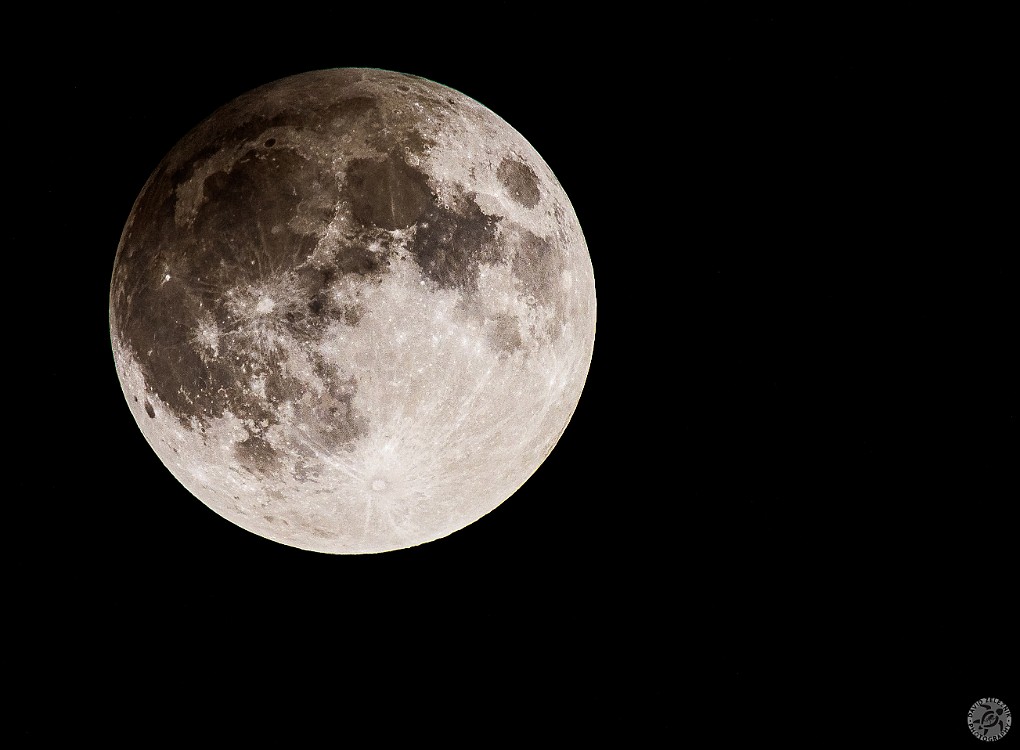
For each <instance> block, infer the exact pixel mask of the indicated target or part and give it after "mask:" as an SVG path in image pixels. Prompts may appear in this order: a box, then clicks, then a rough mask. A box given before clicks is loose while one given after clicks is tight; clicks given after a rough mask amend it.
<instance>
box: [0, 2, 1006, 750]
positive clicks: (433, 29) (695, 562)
mask: <svg viewBox="0 0 1020 750" xmlns="http://www.w3.org/2000/svg"><path fill="white" fill-rule="evenodd" d="M263 7H265V6H263ZM486 7H487V9H486V11H485V12H484V13H479V12H478V11H477V10H476V11H475V12H474V15H468V16H465V15H461V14H458V13H453V12H452V11H450V12H449V13H448V14H446V15H444V14H443V13H442V12H437V11H430V13H429V14H426V13H425V12H424V11H423V10H414V11H410V10H408V11H401V10H398V9H395V8H388V9H381V10H380V11H378V12H371V11H361V12H359V13H357V14H352V13H350V12H346V11H340V10H331V11H329V12H326V11H318V13H319V14H320V15H317V16H313V17H310V18H308V19H305V20H302V21H301V22H300V23H299V22H296V21H295V20H294V19H293V18H290V20H288V16H293V15H295V13H294V11H291V10H288V9H286V8H282V7H281V8H269V9H268V10H263V9H260V8H258V7H256V6H251V7H249V8H246V9H245V10H244V11H243V13H242V12H241V11H238V13H237V14H236V15H235V16H232V17H229V18H224V19H217V20H216V21H212V20H210V19H209V18H207V16H206V15H204V14H200V13H197V12H196V13H192V12H190V11H187V12H186V11H185V10H182V9H179V10H178V11H176V12H175V15H174V17H173V18H168V17H160V18H152V19H143V18H124V17H122V16H117V17H111V18H108V19H105V18H100V17H98V16H96V15H94V14H92V15H87V16H83V17H81V18H68V17H66V16H62V17H61V18H60V19H59V23H58V24H57V25H58V26H59V28H56V29H55V28H54V21H53V20H50V21H47V22H40V23H39V24H35V25H33V24H29V25H27V26H26V27H25V28H23V29H21V30H20V32H18V31H17V30H16V31H15V32H12V33H15V35H16V34H17V33H23V34H24V35H25V38H26V39H28V40H30V44H29V47H30V48H31V49H32V50H33V52H32V54H30V55H27V56H25V55H21V56H18V57H17V58H15V57H14V56H13V55H10V56H9V58H8V59H6V60H5V63H6V83H7V87H6V90H5V101H6V111H7V116H6V117H5V121H6V122H5V125H4V129H5V131H6V138H5V141H6V146H7V150H8V152H7V163H8V167H9V168H8V170H7V190H8V192H7V195H8V198H7V201H8V208H9V211H8V215H7V219H6V222H5V225H4V238H5V240H6V245H7V250H8V254H9V256H10V257H14V258H15V267H14V269H12V271H13V272H12V276H11V277H10V278H9V280H8V281H9V285H10V288H12V289H13V294H12V295H11V296H10V297H9V302H10V304H9V305H8V312H7V314H8V325H9V328H10V329H11V330H12V331H13V336H12V337H11V338H10V342H11V348H10V349H8V354H7V357H6V358H5V361H6V364H7V367H6V370H7V374H8V377H9V378H10V380H9V381H8V382H10V383H13V385H14V389H15V390H13V391H11V396H10V402H11V405H13V407H14V411H13V414H12V415H11V417H10V422H9V424H11V426H12V428H13V429H12V432H11V434H10V436H9V437H10V441H11V444H13V445H14V454H13V457H12V459H11V462H10V466H11V473H12V474H13V480H12V481H11V482H10V483H9V485H8V486H9V491H10V494H9V496H8V506H9V509H10V510H11V511H13V512H11V513H10V515H8V524H9V525H8V526H7V533H8V537H9V539H10V543H9V545H8V563H7V576H6V579H7V581H8V586H7V588H8V606H7V607H6V608H5V609H6V611H7V615H6V617H7V620H8V624H10V625H12V626H13V628H12V631H13V633H14V636H12V637H11V640H10V643H11V648H10V649H9V654H8V656H7V661H8V665H9V666H10V670H9V671H8V672H7V674H8V677H9V681H10V682H11V683H12V684H15V685H17V686H18V688H17V692H18V695H19V703H18V709H19V711H18V716H19V718H18V719H17V720H16V721H15V722H14V723H13V724H11V725H10V729H11V732H12V734H13V736H14V737H16V738H17V739H18V740H20V741H22V742H25V743H30V742H32V741H36V740H42V739H43V738H45V737H47V736H48V735H49V734H50V733H52V732H63V731H64V730H68V729H72V730H74V731H78V732H81V735H82V736H96V737H104V736H110V737H115V736H119V735H121V734H123V733H126V732H129V731H133V730H131V729H129V728H130V727H136V726H137V727H144V728H146V729H148V730H150V731H151V730H158V732H178V731H183V732H184V733H186V734H188V735H189V736H204V734H203V735H197V734H196V733H197V732H198V731H199V727H201V731H202V732H203V733H204V732H206V731H210V730H212V729H214V728H218V729H219V730H221V731H223V732H225V733H233V732H236V731H240V730H242V729H245V728H247V729H254V730H256V732H257V733H261V732H262V731H263V730H268V729H269V728H270V727H277V726H283V727H300V728H301V729H302V731H303V732H309V733H315V734H319V733H323V734H325V735H327V736H330V737H334V738H336V739H344V738H350V737H351V735H354V734H356V735H364V733H367V736H373V737H378V738H380V741H384V738H389V739H390V740H393V741H395V739H396V738H397V737H398V736H399V737H408V738H414V737H417V738H420V739H421V738H427V739H429V741H431V740H433V739H439V740H449V739H462V740H468V741H472V742H475V743H481V744H491V742H496V741H502V739H501V738H509V737H514V738H520V739H521V740H524V741H528V742H529V743H532V744H535V743H540V742H541V743H545V742H549V741H552V742H557V743H568V742H569V743H572V744H573V743H588V742H591V741H596V740H606V741H612V742H626V743H627V744H628V746H635V747H643V746H646V745H647V744H649V743H650V742H652V741H653V738H661V739H665V740H668V741H669V742H670V743H671V744H676V743H678V742H684V741H685V740H689V739H690V738H693V737H695V736H697V737H699V738H700V737H709V738H715V739H719V740H721V741H724V742H726V743H727V744H733V745H736V744H739V743H741V742H744V741H746V742H747V743H751V742H756V743H758V742H765V741H772V740H778V741H784V742H788V741H793V740H794V738H797V739H806V740H808V741H809V742H816V741H819V742H821V741H825V740H824V738H826V737H828V738H832V737H836V738H840V737H846V736H849V735H853V736H859V737H861V738H864V739H867V738H875V739H877V738H878V737H880V736H881V737H886V736H888V737H890V738H893V739H897V738H898V739H902V740H903V741H910V742H912V743H915V744H916V743H917V742H918V741H919V738H920V736H922V735H931V736H933V737H939V738H944V739H948V741H956V740H958V741H959V744H960V745H961V746H963V745H964V744H966V743H968V742H972V740H971V739H970V738H969V737H967V736H966V728H965V716H966V713H967V710H968V708H969V706H970V704H971V703H973V702H974V701H975V700H977V699H978V698H981V697H987V696H992V697H998V698H1000V699H1002V700H1005V701H1006V702H1007V704H1010V705H1011V707H1012V708H1013V709H1014V710H1017V709H1018V708H1020V694H1018V693H1017V692H1016V688H1017V679H1016V675H1017V668H1016V655H1015V651H1016V640H1015V628H1010V627H1009V626H1007V624H1006V620H1005V614H1004V613H1005V609H1006V608H1007V607H1008V605H1009V604H1010V603H1011V601H1012V599H1013V598H1015V594H1016V573H1015V569H1016V566H1015V562H1014V564H1012V565H1010V564H1009V563H1008V560H1009V559H1014V558H1015V556H1016V546H1017V545H1016V539H1017V528H1018V527H1017V521H1018V518H1017V511H1016V496H1017V488H1016V448H1017V441H1016V427H1017V425H1016V415H1017V404H1016V383H1017V371H1016V367H1015V365H1013V363H1012V361H1011V358H1010V354H1011V352H1010V350H1011V349H1015V345H1016V319H1017V315H1016V312H1017V311H1016V284H1017V280H1018V277H1017V273H1016V261H1015V260H1014V257H1015V249H1014V246H1015V244H1016V243H1015V232H1013V231H1009V230H1010V229H1011V227H1009V226H1008V225H1007V223H1006V218H1007V216H1008V214H1007V210H1008V208H1012V206H1007V203H1006V197H1005V196H1006V194H1007V193H1006V190H1007V189H1008V188H1009V187H1010V186H1011V181H1012V179H1013V178H1012V176H1011V173H1010V172H1009V171H1007V166H1006V159H1005V151H1006V144H1007V142H1009V139H1007V132H1008V131H1007V124H1008V122H1009V121H1008V120H1007V119H1006V118H1007V115H1006V112H1007V110H1006V106H1007V104H1008V100H1009V87H1008V86H1006V85H1005V83H1004V78H1005V73H1006V71H1007V70H1008V66H1007V64H1006V63H1007V49H1008V48H1007V47H1006V46H1005V45H1004V43H1003V41H1002V40H1001V39H999V37H998V36H997V34H996V33H995V29H996V27H997V25H999V24H997V22H996V19H994V18H989V19H959V18H955V19H950V18H944V19H939V18H935V19H932V18H919V19H910V20H909V21H907V22H902V21H899V20H896V21H894V20H893V19H889V18H881V19H871V18H849V17H843V18H822V17H802V16H797V17H790V16H786V15H783V14H775V13H767V12H765V13H761V14H755V15H740V14H732V15H728V16H722V17H716V18H711V19H706V18H693V17H689V16H678V17H669V18H666V17H664V16H660V15H658V14H656V13H653V12H651V11H646V10H643V9H641V8H640V7H635V8H634V9H628V10H626V11H621V10H620V9H614V12H613V13H609V12H604V13H602V14H601V15H600V14H596V15H577V16H569V17H554V16H551V15H550V14H549V13H548V9H544V8H541V7H532V6H526V5H519V4H507V3H495V4H489V5H488V6H486ZM628 7H629V6H628ZM437 13H438V14H437ZM426 16H427V17H426ZM86 28H88V29H89V31H88V32H86V31H85V29H86ZM97 29H105V30H97ZM345 66H355V67H362V66H363V67H381V68H388V69H393V70H398V71H402V72H407V73H413V74H416V75H421V76H424V77H427V78H431V79H433V80H436V81H438V82H440V83H443V84H446V85H448V86H451V87H453V88H455V89H458V90H460V91H462V92H463V93H465V94H468V95H470V96H472V97H474V98H476V99H478V100H479V101H480V102H482V103H483V104H485V105H486V106H488V107H490V108H491V109H492V110H493V111H495V112H496V113H497V114H499V115H500V116H501V117H503V118H504V119H505V120H507V121H508V122H509V123H510V124H511V125H513V126H514V127H515V128H516V129H517V130H518V131H520V132H521V133H522V134H523V135H524V136H525V137H526V138H527V139H528V140H529V141H530V142H531V143H532V145H534V146H535V148H536V149H537V150H538V152H539V153H540V154H542V156H543V157H544V158H545V160H546V161H547V162H548V163H549V165H550V166H551V167H552V169H553V171H554V172H555V173H556V175H557V177H558V178H559V180H560V182H561V183H562V184H563V186H564V188H565V189H566V191H567V194H568V195H569V196H570V197H571V200H572V201H573V204H574V207H575V209H576V211H577V214H578V217H579V219H580V222H581V226H582V228H583V229H584V231H585V236H586V239H587V242H588V246H589V250H590V252H591V256H592V262H593V264H594V269H595V278H596V286H597V290H598V300H599V320H598V332H597V337H596V347H595V356H594V359H593V362H592V366H591V372H590V375H589V378H588V381H587V386H586V388H585V391H584V395H583V396H582V399H581V402H580V404H579V405H578V408H577V411H576V414H575V416H574V418H573V419H572V421H571V423H570V425H569V427H568V429H567V431H566V432H565V434H564V436H563V438H562V439H561V441H560V443H559V445H558V446H557V447H556V449H555V451H554V452H553V453H552V455H551V456H550V457H549V459H548V460H547V461H546V462H545V463H544V464H543V465H542V467H541V468H540V469H539V470H538V471H537V472H536V474H535V475H534V476H533V477H532V479H531V480H530V481H529V482H528V483H527V484H526V485H524V487H522V489H521V490H520V491H519V492H518V493H517V494H515V495H514V496H513V498H511V499H510V500H509V501H507V502H506V503H504V504H503V505H502V506H500V507H499V508H498V509H496V510H495V511H493V512H492V513H490V514H489V515H487V516H486V517H484V518H483V519H481V520H480V521H478V522H477V523H475V524H473V525H471V526H470V527H468V528H466V529H464V530H463V531H461V532H458V533H456V534H454V535H452V536H451V537H448V538H446V539H443V540H439V541H436V542H434V543H430V544H428V545H424V546H422V547H419V548H415V549H410V550H404V551H399V552H392V553H386V554H384V555H375V556H361V557H359V556H353V557H331V556H324V555H319V554H315V553H309V552H303V551H299V550H295V549H291V548H288V547H284V546H281V545H278V544H275V543H272V542H269V541H266V540H263V539H261V538H259V537H256V536H254V535H251V534H249V533H247V532H244V531H242V530H240V529H238V528H236V527H234V526H232V525H231V524H230V523H228V522H227V521H225V520H223V519H221V518H219V517H218V516H216V515H215V514H214V513H213V512H212V511H210V510H208V509H207V508H205V506H203V505H202V504H201V503H200V502H199V501H198V500H196V499H194V498H193V497H192V496H190V495H189V494H188V493H187V492H186V491H185V490H184V489H183V488H182V487H181V486H180V485H179V484H177V483H176V480H174V479H173V478H172V477H171V476H170V474H169V472H167V471H166V469H165V468H164V467H163V466H162V465H161V463H160V462H159V460H158V459H157V458H156V456H155V454H154V453H153V452H152V451H151V449H150V448H149V447H148V445H147V444H146V443H145V441H144V439H143V438H142V436H141V434H140V433H139V431H138V429H137V427H136V426H135V425H134V422H133V419H132V417H131V415H130V413H129V411H128V409H127V408H126V404H125V403H124V400H123V395H122V393H121V391H120V386H119V383H118V381H117V378H116V373H115V371H114V367H113V360H112V354H111V352H110V347H109V330H108V321H107V317H106V316H107V305H108V292H109V278H110V273H111V271H112V265H113V260H114V255H115V252H116V247H117V243H118V241H119V237H120V232H121V229H122V227H123V224H124V222H125V220H126V219H127V216H128V214H129V212H130V210H131V206H132V203H133V201H134V199H135V197H136V196H137V194H138V192H139V191H140V189H141V187H142V185H143V183H144V181H145V179H146V178H147V177H148V175H149V174H150V173H151V172H152V170H153V169H154V168H155V167H156V165H157V164H158V162H159V160H160V159H161V158H162V157H163V155H164V154H165V153H166V152H167V151H168V150H169V149H170V148H171V147H172V146H173V144H174V143H175V142H176V141H177V140H178V139H179V138H180V137H181V136H183V135H184V134H185V133H186V132H187V131H188V130H189V129H190V128H191V127H193V126H194V125H195V124H197V123H198V122H199V121H200V120H201V119H202V118H204V117H206V116H207V115H209V114H210V113H211V112H212V111H213V110H214V109H215V108H216V107H218V106H220V105H221V104H224V103H226V102H227V101H229V100H230V99H231V98H233V97H234V96H237V95H239V94H241V93H243V92H245V91H247V90H249V89H251V88H253V87H255V86H257V85H260V84H262V83H266V82H269V81H272V80H275V79H277V78H280V77H283V76H285V75H290V74H295V73H300V72H304V71H306V70H312V69H317V68H326V67H345ZM9 413H10V412H9ZM72 716H73V718H72ZM1016 735H1017V731H1016V730H1014V732H1013V733H1012V734H1011V735H1010V737H1009V740H1008V741H1015V740H1016ZM422 741H424V740H423V739H422Z"/></svg>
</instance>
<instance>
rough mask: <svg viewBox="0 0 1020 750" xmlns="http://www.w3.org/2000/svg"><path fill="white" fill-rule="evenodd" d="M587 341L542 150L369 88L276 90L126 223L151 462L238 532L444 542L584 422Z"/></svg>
mask: <svg viewBox="0 0 1020 750" xmlns="http://www.w3.org/2000/svg"><path fill="white" fill-rule="evenodd" d="M595 319H596V300H595V281H594V274H593V269H592V264H591V259H590V256H589V253H588V249H587V246H586V244H585V240H584V236H583V234H582V231H581V227H580V226H579V223H578V220H577V216H576V214H575V212H574V209H573V207H572V205H571V203H570V201H569V200H568V198H567V196H566V194H565V192H564V190H563V188H562V186H561V185H560V183H559V182H558V181H557V179H556V177H555V176H554V175H553V173H552V171H551V169H550V168H549V166H548V165H547V164H546V163H545V161H543V159H542V158H541V157H540V156H539V154H538V153H537V152H536V151H535V149H534V148H533V147H532V146H531V145H530V144H529V143H528V142H527V141H526V140H525V138H524V137H523V136H521V135H520V134H519V133H518V132H517V131H516V130H514V129H513V128H512V127H511V126H510V125H509V124H507V123H506V122H505V121H504V120H502V119H501V118H500V117H499V116H497V115H496V114H495V113H493V112H492V111H490V110H489V109H487V108H486V107H485V106H483V105H482V104H480V103H479V102H477V101H475V100H473V99H472V98H470V97H468V96H465V95H464V94H461V93H459V92H458V91H456V90H454V89H451V88H448V87H446V86H443V85H440V84H438V83H435V82H433V81H430V80H427V79H423V78H420V77H416V76H412V75H407V74H402V73H396V72H391V71H384V70H377V69H355V68H341V69H332V70H318V71H312V72H308V73H303V74H300V75H295V76H291V77H288V78H284V79H281V80H278V81H275V82H272V83H269V84H267V85H264V86H261V87H259V88H257V89H254V90H253V91H250V92H248V93H246V94H243V95H242V96H240V97H238V98H237V99H235V100H233V101H231V102H229V103H228V104H226V105H225V106H223V107H221V108H220V109H218V110H217V111H216V112H214V113H213V114H212V115H210V116H209V117H208V118H207V119H206V120H205V121H203V122H202V123H200V124H199V125H198V126H196V127H195V128H194V129H193V130H192V131H191V132H190V133H188V134H187V135H186V136H185V137H184V138H183V139H182V140H181V141H180V142H179V143H177V145H176V146H174V148H173V149H172V150H171V151H170V153H169V154H167V156H166V157H165V158H164V159H163V160H162V161H161V162H160V164H159V165H158V166H157V168H156V169H155V171H154V172H153V174H152V175H151V176H150V177H149V179H148V181H147V182H146V183H145V185H144V187H143V188H142V191H141V193H140V194H139V196H138V198H137V199H136V201H135V203H134V206H133V207H132V210H131V213H130V215H129V217H128V219H127V222H126V225H125V227H124V230H123V233H122V236H121V240H120V244H119V246H118V248H117V254H116V259H115V261H114V268H113V274H112V279H111V285H110V338H111V344H112V350H113V358H114V362H115V365H116V369H117V374H118V377H119V379H120V383H121V386H122V389H123V391H124V395H125V398H126V400H127V404H128V406H129V408H130V409H131V413H132V414H133V416H134V418H135V420H136V422H137V424H138V427H139V428H140V429H141V432H142V434H143V435H144V436H145V439H146V440H147V441H148V443H149V445H150V446H151V447H152V449H153V450H154V451H155V452H156V454H157V455H158V456H159V458H160V460H161V461H162V462H163V463H164V464H165V466H166V467H167V468H168V469H169V471H170V472H171V473H172V474H173V475H174V476H175V477H176V478H177V480H178V481H179V482H180V483H181V484H182V485H183V486H184V487H185V488H187V490H188V491H190V492H191V493H192V494H193V495H195V496H196V497H197V498H198V499H199V500H201V501H202V502H203V503H204V504H206V505H207V506H208V507H209V508H211V509H212V510H213V511H215V512H216V513H218V514H219V515H220V516H222V517H224V518H226V519H228V520H229V521H231V522H232V523H234V524H236V525H237V526H240V527H241V528H243V529H246V530H248V531H250V532H252V533H254V534H257V535H259V536H261V537H264V538H266V539H271V540H274V541H276V542H279V543H281V544H285V545H289V546H292V547H297V548H300V549H304V550H313V551H317V552H323V553H329V554H366V553H379V552H386V551H391V550H397V549H404V548H408V547H413V546H416V545H419V544H423V543H426V542H431V541H434V540H437V539H440V538H442V537H445V536H447V535H449V534H451V533H453V532H455V531H458V530H460V529H463V528H464V527H466V526H468V525H469V524H471V523H473V522H474V521H476V520H478V519H479V518H481V517H482V516H484V515H485V514H487V513H489V512H490V511H492V510H493V509H494V508H496V507H497V506H499V505H500V504H501V503H503V502H504V501H505V500H506V499H507V498H509V497H510V496H511V495H513V493H514V492H516V491H517V489H519V488H520V486H521V485H522V484H524V482H526V481H527V480H528V478H529V477H531V475H532V474H533V473H534V472H535V470H536V469H537V468H538V467H539V465H540V464H541V463H542V462H543V461H544V460H545V459H546V457H547V456H548V455H549V454H550V452H551V451H552V449H553V447H554V446H555V444H556V443H557V441H558V440H559V438H560V436H561V435H562V433H563V431H564V429H565V428H566V426H567V424H568V422H569V420H570V418H571V416H572V414H573V413H574V411H575V409H576V407H577V404H578V401H579V399H580V396H581V392H582V389H583V387H584V383H585V379H586V377H587V374H588V370H589V367H590V364H591V359H592V353H593V346H594V340H595ZM542 516H543V511H542V509H541V508H535V509H534V517H535V523H536V524H540V523H541V522H542Z"/></svg>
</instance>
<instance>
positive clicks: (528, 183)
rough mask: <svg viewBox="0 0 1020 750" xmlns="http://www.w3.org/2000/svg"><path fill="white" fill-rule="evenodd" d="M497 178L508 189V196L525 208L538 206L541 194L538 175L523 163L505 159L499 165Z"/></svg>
mask: <svg viewBox="0 0 1020 750" xmlns="http://www.w3.org/2000/svg"><path fill="white" fill-rule="evenodd" d="M496 177H497V178H498V179H499V181H500V182H501V183H502V185H503V187H504V188H506V192H507V194H508V195H509V196H510V197H511V198H512V199H513V200H515V201H517V203H519V204H521V205H522V206H524V207H525V208H534V207H535V206H537V205H538V200H539V198H541V197H542V196H541V193H540V192H539V189H538V175H536V174H535V171H534V170H533V169H532V168H531V167H529V166H528V165H527V164H525V163H524V162H522V161H519V160H517V159H512V158H509V157H507V158H505V159H503V161H501V162H500V163H499V168H498V169H497V170H496Z"/></svg>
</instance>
